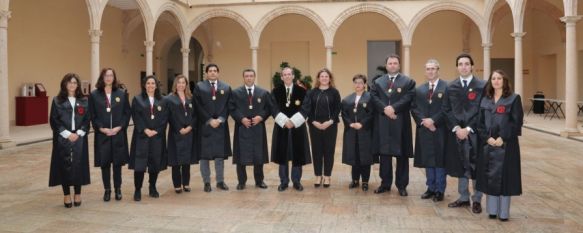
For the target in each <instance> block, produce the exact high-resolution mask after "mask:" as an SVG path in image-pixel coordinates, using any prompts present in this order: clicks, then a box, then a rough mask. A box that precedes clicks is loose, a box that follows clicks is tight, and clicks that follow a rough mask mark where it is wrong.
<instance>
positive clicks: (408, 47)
mask: <svg viewBox="0 0 583 233" xmlns="http://www.w3.org/2000/svg"><path fill="white" fill-rule="evenodd" d="M401 46H403V48H404V49H410V48H411V44H402V45H401Z"/></svg>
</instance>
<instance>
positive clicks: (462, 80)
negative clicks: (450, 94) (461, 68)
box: [460, 75, 474, 86]
mask: <svg viewBox="0 0 583 233" xmlns="http://www.w3.org/2000/svg"><path fill="white" fill-rule="evenodd" d="M473 78H474V75H470V77H468V78H464V77H462V76H460V82H461V83H462V86H463V85H464V80H467V81H468V83H467V85H470V83H471V82H472V79H473Z"/></svg>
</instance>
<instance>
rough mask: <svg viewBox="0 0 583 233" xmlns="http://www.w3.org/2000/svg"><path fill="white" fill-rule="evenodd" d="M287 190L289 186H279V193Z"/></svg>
mask: <svg viewBox="0 0 583 233" xmlns="http://www.w3.org/2000/svg"><path fill="white" fill-rule="evenodd" d="M286 189H287V185H284V184H280V185H279V186H277V191H280V192H283V191H285V190H286Z"/></svg>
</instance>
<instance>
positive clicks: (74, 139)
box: [69, 133, 79, 142]
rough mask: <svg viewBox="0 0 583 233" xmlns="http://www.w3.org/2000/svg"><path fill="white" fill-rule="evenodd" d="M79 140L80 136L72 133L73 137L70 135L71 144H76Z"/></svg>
mask: <svg viewBox="0 0 583 233" xmlns="http://www.w3.org/2000/svg"><path fill="white" fill-rule="evenodd" d="M78 139H79V135H77V134H76V133H72V134H71V135H69V141H71V142H75V141H77V140H78Z"/></svg>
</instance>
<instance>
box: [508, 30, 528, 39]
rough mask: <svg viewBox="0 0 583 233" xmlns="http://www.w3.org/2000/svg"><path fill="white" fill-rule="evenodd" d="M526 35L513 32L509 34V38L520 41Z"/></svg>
mask: <svg viewBox="0 0 583 233" xmlns="http://www.w3.org/2000/svg"><path fill="white" fill-rule="evenodd" d="M524 35H526V32H514V33H510V36H512V37H514V39H520V38H522V37H524Z"/></svg>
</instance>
